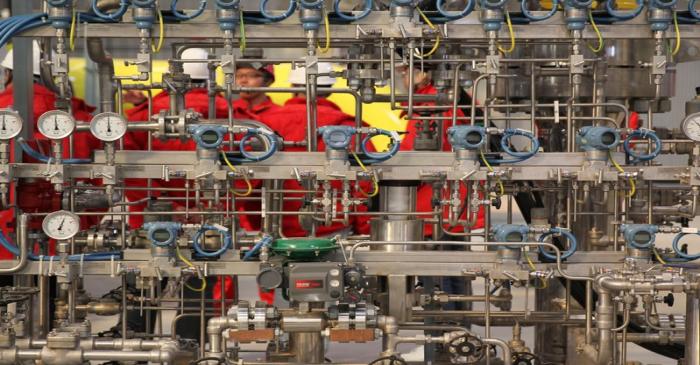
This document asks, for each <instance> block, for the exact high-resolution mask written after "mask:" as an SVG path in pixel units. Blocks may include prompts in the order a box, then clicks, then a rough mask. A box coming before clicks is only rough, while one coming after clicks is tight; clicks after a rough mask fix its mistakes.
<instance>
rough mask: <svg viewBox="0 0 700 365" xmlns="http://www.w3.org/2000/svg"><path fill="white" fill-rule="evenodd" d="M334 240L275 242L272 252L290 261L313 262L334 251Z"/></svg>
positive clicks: (282, 240)
mask: <svg viewBox="0 0 700 365" xmlns="http://www.w3.org/2000/svg"><path fill="white" fill-rule="evenodd" d="M337 248H338V245H337V244H336V243H335V240H332V239H327V238H286V239H278V240H276V241H275V242H274V243H273V244H272V246H271V249H272V252H274V253H275V254H277V255H281V256H286V257H288V258H289V259H291V260H314V259H317V258H319V257H321V256H323V255H325V254H327V253H329V252H331V251H333V250H335V249H337Z"/></svg>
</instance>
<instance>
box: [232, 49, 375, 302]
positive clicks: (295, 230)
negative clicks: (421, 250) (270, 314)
mask: <svg viewBox="0 0 700 365" xmlns="http://www.w3.org/2000/svg"><path fill="white" fill-rule="evenodd" d="M318 68H319V73H321V74H324V73H325V74H327V73H329V72H330V71H332V66H331V64H329V63H324V62H321V63H319V64H318ZM316 81H317V85H318V86H319V87H330V86H332V85H333V84H335V81H336V80H335V78H332V77H329V76H321V77H318V78H317V80H316ZM289 82H290V83H291V84H292V86H303V85H305V84H306V70H305V69H304V68H303V67H299V68H296V69H293V70H292V71H291V72H290V74H289ZM316 104H317V115H318V117H317V126H318V128H320V127H323V126H341V125H344V126H355V118H354V117H352V116H350V115H348V114H345V113H344V112H343V111H342V110H341V109H340V107H339V106H338V105H336V104H335V103H333V102H332V101H330V100H328V99H327V98H326V97H325V96H323V95H322V94H321V93H319V96H318V97H317V99H316ZM261 121H262V122H263V123H265V124H266V125H267V126H268V127H270V129H272V130H273V131H275V132H276V133H277V134H279V135H280V136H281V137H282V138H283V139H284V141H285V142H302V141H304V140H305V139H306V124H307V123H306V122H307V120H306V97H305V95H304V94H303V93H296V94H295V95H294V96H293V97H292V98H291V99H289V100H287V102H286V103H285V104H284V105H283V106H282V108H280V109H279V110H276V111H273V112H270V113H266V114H265V115H264V116H262V118H261ZM317 141H318V151H323V150H324V148H325V147H324V143H323V141H322V140H321V138H318V140H317ZM284 151H306V147H305V146H285V147H284ZM334 187H336V188H340V185H338V186H334ZM284 189H294V190H302V189H304V188H303V187H302V185H301V184H300V183H299V182H298V181H296V180H286V181H285V182H284ZM365 190H368V189H367V188H365ZM285 197H290V198H291V197H294V198H301V197H304V194H302V193H299V194H285ZM256 206H257V207H256ZM242 209H243V210H253V211H257V210H259V204H256V203H246V204H245V206H243V207H242ZM360 209H362V208H360ZM283 210H284V211H311V207H310V206H309V205H308V204H307V203H303V202H302V201H300V200H293V201H291V200H290V201H285V203H284V204H283ZM256 218H257V219H256ZM300 218H301V219H300ZM246 222H247V223H248V224H249V227H244V228H247V229H250V230H259V229H260V221H259V217H249V219H247V220H246ZM308 223H309V221H308V219H306V217H304V216H299V217H297V216H293V215H285V216H283V217H282V234H283V235H284V236H285V237H305V236H308V235H309V234H310V230H309V228H310V227H309V225H308ZM242 224H243V221H242ZM350 230H354V231H355V232H356V233H367V232H368V219H357V217H354V216H353V217H351V225H350V226H345V225H343V224H342V223H340V222H334V223H333V224H331V225H330V226H325V225H318V226H317V227H316V235H317V236H333V235H336V234H343V233H348V232H350ZM273 297H274V295H273V293H272V292H270V293H261V299H263V300H265V301H266V302H268V303H272V301H273Z"/></svg>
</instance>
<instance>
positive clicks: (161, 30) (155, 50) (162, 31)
mask: <svg viewBox="0 0 700 365" xmlns="http://www.w3.org/2000/svg"><path fill="white" fill-rule="evenodd" d="M157 12H158V23H159V24H160V25H159V27H158V46H157V47H155V46H154V45H153V40H151V51H153V53H158V52H160V49H161V48H163V41H164V40H165V25H164V24H163V23H164V22H163V13H162V12H161V11H160V10H157Z"/></svg>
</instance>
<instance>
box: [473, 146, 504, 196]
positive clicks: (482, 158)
mask: <svg viewBox="0 0 700 365" xmlns="http://www.w3.org/2000/svg"><path fill="white" fill-rule="evenodd" d="M479 155H481V161H484V165H486V168H487V169H488V170H489V172H493V171H494V170H493V167H491V164H490V163H489V162H488V161H487V160H486V156H484V151H482V150H479ZM496 182H497V183H498V189H499V191H500V192H499V194H498V195H496V197H499V196H503V195H505V193H506V189H505V187H504V186H503V182H502V181H501V178H500V177H496Z"/></svg>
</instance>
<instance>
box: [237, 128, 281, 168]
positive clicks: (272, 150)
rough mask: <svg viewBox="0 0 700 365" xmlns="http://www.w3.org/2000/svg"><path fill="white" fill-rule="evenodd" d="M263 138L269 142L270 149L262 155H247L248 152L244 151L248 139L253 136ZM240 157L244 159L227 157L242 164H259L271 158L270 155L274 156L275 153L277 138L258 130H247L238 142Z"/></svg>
mask: <svg viewBox="0 0 700 365" xmlns="http://www.w3.org/2000/svg"><path fill="white" fill-rule="evenodd" d="M256 135H257V136H263V137H264V138H265V139H267V140H268V142H270V147H269V148H268V150H267V151H266V152H265V153H264V154H262V155H259V156H258V155H253V154H251V153H249V152H248V151H246V150H245V147H246V143H247V142H248V140H249V139H251V138H253V137H254V136H256ZM239 149H240V152H241V155H243V157H244V158H237V157H229V159H230V160H232V161H235V162H239V163H243V162H260V161H264V160H267V159H268V158H270V157H272V155H274V154H275V152H276V151H277V138H276V137H275V136H273V135H271V134H270V133H267V132H265V131H262V130H260V129H257V128H256V129H251V130H248V132H247V133H246V134H245V135H244V136H243V137H242V138H241V140H240V146H239Z"/></svg>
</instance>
